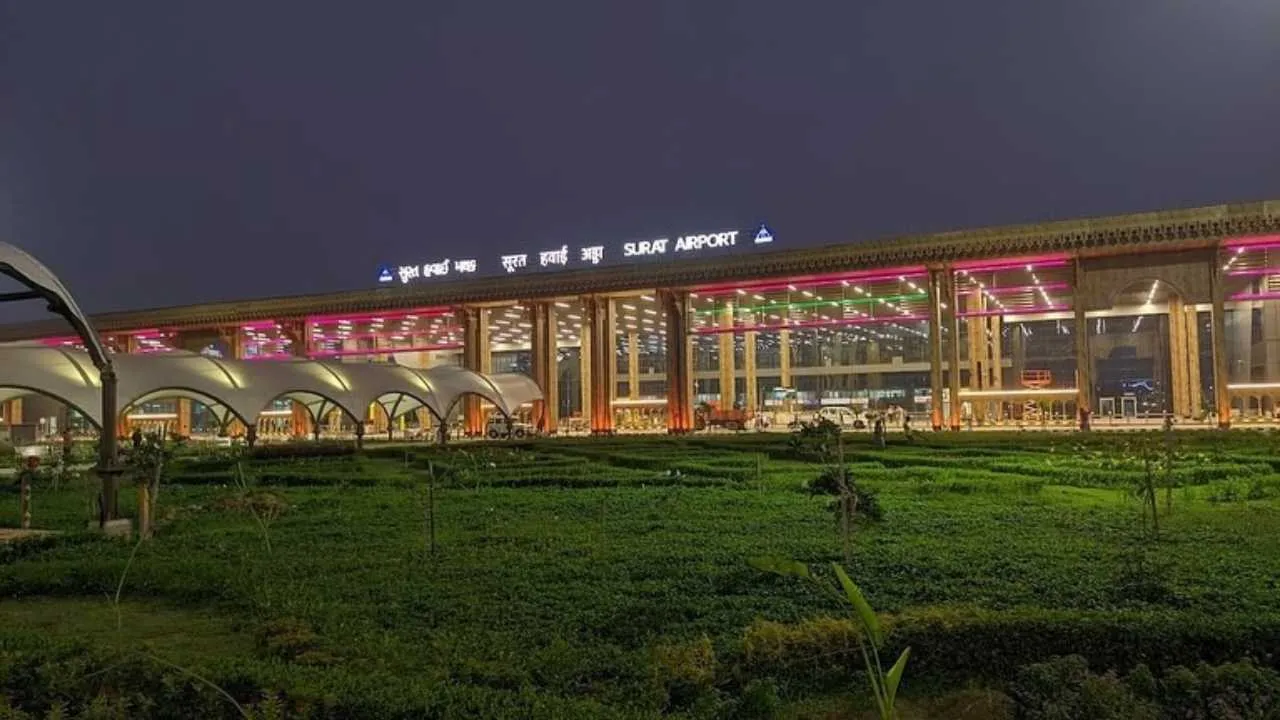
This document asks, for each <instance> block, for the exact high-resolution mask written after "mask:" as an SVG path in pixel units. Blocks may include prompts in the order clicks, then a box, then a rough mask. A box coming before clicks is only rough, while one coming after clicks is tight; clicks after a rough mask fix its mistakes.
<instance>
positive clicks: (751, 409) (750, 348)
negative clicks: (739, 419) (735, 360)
mask: <svg viewBox="0 0 1280 720" xmlns="http://www.w3.org/2000/svg"><path fill="white" fill-rule="evenodd" d="M758 339H759V335H758V333H756V331H755V330H749V331H747V333H746V334H744V335H743V347H742V352H743V355H742V366H743V370H744V371H745V374H746V378H747V381H746V386H747V404H746V410H747V415H748V416H751V417H754V416H755V414H756V410H757V407H756V405H757V398H756V395H758V394H759V392H760V391H759V388H758V386H759V384H760V382H759V380H758V379H757V377H756V341H757V340H758Z"/></svg>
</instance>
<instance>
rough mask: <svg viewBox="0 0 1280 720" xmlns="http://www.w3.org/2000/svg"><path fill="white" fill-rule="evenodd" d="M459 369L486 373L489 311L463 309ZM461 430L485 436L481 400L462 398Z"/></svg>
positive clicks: (469, 397) (477, 398)
mask: <svg viewBox="0 0 1280 720" xmlns="http://www.w3.org/2000/svg"><path fill="white" fill-rule="evenodd" d="M461 314H462V338H463V340H462V342H463V346H462V366H463V367H465V368H466V369H468V370H474V371H475V372H479V373H486V374H487V373H488V372H489V368H490V364H489V362H490V357H491V355H490V353H489V308H477V307H467V308H463V309H462V313H461ZM463 403H464V404H463V406H462V411H463V431H464V432H465V433H466V435H468V436H470V437H478V436H482V435H484V430H485V427H484V426H485V415H484V410H483V408H482V407H481V405H480V398H479V397H477V396H475V395H467V396H465V397H464V398H463Z"/></svg>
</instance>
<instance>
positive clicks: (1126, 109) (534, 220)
mask: <svg viewBox="0 0 1280 720" xmlns="http://www.w3.org/2000/svg"><path fill="white" fill-rule="evenodd" d="M1277 37H1280V3H1276V2H1274V0H1223V1H1221V2H1190V1H1187V0H1124V1H1123V2H1118V1H1116V0H1074V1H1073V2H1052V3H1050V2H1028V1H1027V0H970V1H969V2H953V1H948V0H937V1H935V2H911V1H910V0H885V1H879V0H874V1H872V0H864V1H860V2H850V1H849V0H841V1H839V2H825V1H823V2H820V1H819V0H813V1H812V2H802V3H780V2H776V0H774V1H765V0H734V1H733V2H692V1H686V2H659V1H657V0H650V1H646V2H599V0H592V1H585V2H576V1H575V2H556V1H554V0H553V1H552V2H547V3H532V2H482V1H480V0H468V1H466V2H444V1H441V0H433V1H431V2H423V1H421V0H413V1H395V0H379V1H377V2H366V3H357V2H350V1H348V2H334V1H332V0H308V1H306V2H303V1H298V2H283V1H281V2H260V1H255V2H228V1H221V2H173V1H172V0H153V1H148V2H144V1H141V0H139V1H137V2H126V3H113V2H74V3H73V2H58V1H56V0H44V1H40V2H31V1H28V0H0V237H2V238H4V239H7V240H9V241H11V242H14V243H16V244H19V245H21V246H23V247H26V248H28V249H29V250H31V251H32V252H34V253H36V254H37V255H38V256H39V257H41V258H42V259H44V260H45V261H46V262H47V264H49V265H50V266H51V267H52V268H54V269H55V270H56V271H58V272H60V273H61V274H62V276H63V277H64V279H65V280H66V281H67V283H68V284H69V285H70V286H71V288H72V290H73V291H74V292H76V293H77V294H78V296H79V297H80V298H81V301H82V304H83V305H84V306H85V307H86V309H87V310H90V311H104V310H111V309H122V308H142V307H154V306H163V305H173V304H182V303H191V302H198V301H204V300H215V299H235V298H243V297H249V296H254V297H257V296H270V295H282V294H294V293H307V292H325V291H333V290H341V289H348V288H356V287H368V286H372V285H373V284H374V282H373V281H374V270H375V268H376V267H377V266H378V265H380V264H382V263H387V262H420V261H422V260H430V259H433V258H434V257H437V256H441V255H451V254H452V255H453V256H455V257H456V256H457V255H459V254H463V253H469V254H471V255H477V256H480V257H482V258H484V257H492V256H496V255H497V254H499V253H501V252H505V251H511V250H515V251H520V250H530V251H535V250H538V249H545V248H549V247H554V246H558V245H560V244H562V243H567V244H569V245H571V246H572V245H584V244H593V243H597V242H598V243H602V244H613V243H619V242H621V241H623V240H627V239H635V238H644V237H649V236H652V235H655V234H656V235H666V234H674V233H679V232H682V231H700V230H715V229H720V228H726V227H748V226H751V225H752V224H753V223H755V222H757V221H759V220H767V221H768V222H769V224H770V225H771V227H772V228H773V229H774V231H775V233H776V235H777V237H778V241H777V243H775V247H781V246H783V245H786V246H798V245H817V244H828V243H832V242H843V241H856V240H863V239H871V238H876V237H879V236H884V235H892V234H897V233H908V232H919V231H931V230H945V229H954V228H960V227H966V226H974V225H986V224H1003V223H1011V222H1019V221H1027V220H1038V219H1050V218H1068V217H1073V216H1080V215H1093V214H1107V213H1119V212H1130V211H1141V210H1152V209H1164V208H1171V207H1177V206H1186V205H1200V204H1211V203H1218V202H1226V201H1243V200H1256V199H1264V198H1280V79H1278V78H1280V75H1277V71H1278V70H1280V42H1277ZM37 310H38V308H37ZM0 313H4V314H3V315H0V319H4V318H6V317H12V314H13V311H12V310H11V309H0Z"/></svg>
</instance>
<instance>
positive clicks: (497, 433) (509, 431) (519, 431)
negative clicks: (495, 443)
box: [484, 416, 538, 440]
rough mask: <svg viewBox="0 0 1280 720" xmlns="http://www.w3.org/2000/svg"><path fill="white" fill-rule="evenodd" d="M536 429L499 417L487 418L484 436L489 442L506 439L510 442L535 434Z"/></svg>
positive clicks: (526, 424)
mask: <svg viewBox="0 0 1280 720" xmlns="http://www.w3.org/2000/svg"><path fill="white" fill-rule="evenodd" d="M537 432H538V431H537V429H536V428H534V427H533V426H532V425H530V424H528V423H522V422H516V421H514V420H508V419H507V418H504V417H501V416H495V417H491V418H489V424H488V426H487V427H486V428H485V432H484V434H485V435H486V436H488V438H489V439H490V440H498V439H500V438H507V439H511V440H521V439H523V438H526V437H530V436H532V435H536V434H537Z"/></svg>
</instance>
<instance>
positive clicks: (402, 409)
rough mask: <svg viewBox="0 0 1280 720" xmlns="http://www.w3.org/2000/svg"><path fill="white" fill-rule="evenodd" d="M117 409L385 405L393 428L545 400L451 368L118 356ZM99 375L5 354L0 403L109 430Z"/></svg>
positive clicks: (54, 360)
mask: <svg viewBox="0 0 1280 720" xmlns="http://www.w3.org/2000/svg"><path fill="white" fill-rule="evenodd" d="M112 363H113V364H114V365H115V368H116V374H117V376H118V378H119V398H120V403H119V407H120V410H121V411H124V410H126V409H128V408H130V407H133V406H136V405H139V404H142V403H145V402H149V401H151V400H157V399H161V398H188V399H191V400H196V401H198V402H200V403H202V404H203V405H205V406H207V407H208V408H209V409H210V411H211V412H213V413H214V415H215V416H216V417H217V418H218V420H219V422H220V423H222V424H225V423H226V422H228V421H230V420H231V419H233V418H234V419H238V420H240V421H241V422H243V423H245V424H246V425H248V426H250V427H253V426H255V425H256V424H257V421H258V418H259V415H261V413H263V412H264V411H267V410H269V409H270V408H271V405H272V403H274V402H275V401H277V400H294V401H296V402H298V403H300V404H302V405H303V406H305V407H306V408H307V410H308V411H309V412H310V413H311V416H312V418H313V420H319V419H322V418H323V417H324V416H325V415H326V414H328V413H329V411H330V410H333V409H337V410H339V411H341V412H342V413H344V414H346V415H347V416H348V417H350V418H352V419H353V420H356V421H358V420H362V419H363V418H364V416H365V412H364V411H365V408H367V407H369V406H370V405H371V404H373V403H377V404H378V405H379V406H380V407H381V408H382V409H383V410H384V411H385V412H386V414H387V417H388V418H389V419H392V420H394V419H395V418H397V417H399V416H401V415H403V414H405V413H408V412H412V411H414V410H417V409H418V408H421V407H425V408H426V409H427V410H429V411H430V412H431V414H432V415H434V416H435V417H436V418H437V419H444V418H447V417H448V415H449V413H450V411H451V410H452V409H453V408H454V407H455V406H456V405H457V404H458V401H459V400H460V399H461V398H462V397H463V396H464V395H468V394H473V395H478V396H480V397H482V398H484V399H485V400H488V401H489V402H490V403H492V404H493V406H494V407H496V408H497V409H498V411H499V412H501V413H502V414H503V415H507V416H510V415H511V414H512V413H513V412H515V411H516V409H517V408H519V407H520V406H521V405H523V404H524V403H528V402H532V401H535V400H540V399H542V391H541V390H540V389H539V388H538V386H537V383H535V382H534V381H533V379H532V378H529V377H528V376H525V375H519V374H514V373H510V374H497V375H483V374H481V373H477V372H473V371H471V370H467V369H465V368H461V367H457V366H452V365H446V366H440V367H434V368H430V369H427V370H417V369H414V368H409V367H405V366H401V365H391V364H380V363H359V364H357V363H343V362H336V361H318V360H302V359H298V360H284V361H275V360H256V361H248V360H222V359H219V358H213V357H208V356H205V355H196V354H193V353H186V352H176V351H175V352H168V353H155V354H148V355H113V356H112ZM100 393H101V388H100V382H99V378H98V372H97V370H96V369H95V367H94V364H93V362H92V360H91V358H90V356H89V355H88V354H87V353H85V352H82V351H78V350H71V349H64V348H57V347H46V346H34V345H32V346H10V347H0V401H3V400H8V399H11V398H15V397H22V396H24V395H32V394H36V395H46V396H49V397H52V398H55V399H57V400H59V401H61V402H63V403H65V404H66V405H68V406H70V407H73V408H75V409H76V410H77V411H79V412H80V413H81V414H82V415H84V416H85V417H86V418H87V419H88V420H90V421H91V422H93V423H94V424H95V425H97V426H99V427H101V426H102V417H101V415H102V412H101V406H100V404H99V403H98V398H99V396H100Z"/></svg>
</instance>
